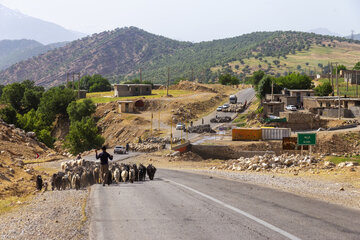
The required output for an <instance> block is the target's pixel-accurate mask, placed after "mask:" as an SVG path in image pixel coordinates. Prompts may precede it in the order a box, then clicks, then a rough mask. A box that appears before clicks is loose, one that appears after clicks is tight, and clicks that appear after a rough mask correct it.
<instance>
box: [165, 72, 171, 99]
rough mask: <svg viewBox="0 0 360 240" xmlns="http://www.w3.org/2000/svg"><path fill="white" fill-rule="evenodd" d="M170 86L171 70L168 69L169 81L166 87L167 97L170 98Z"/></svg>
mask: <svg viewBox="0 0 360 240" xmlns="http://www.w3.org/2000/svg"><path fill="white" fill-rule="evenodd" d="M169 84H170V68H169V67H168V81H167V86H166V96H169Z"/></svg>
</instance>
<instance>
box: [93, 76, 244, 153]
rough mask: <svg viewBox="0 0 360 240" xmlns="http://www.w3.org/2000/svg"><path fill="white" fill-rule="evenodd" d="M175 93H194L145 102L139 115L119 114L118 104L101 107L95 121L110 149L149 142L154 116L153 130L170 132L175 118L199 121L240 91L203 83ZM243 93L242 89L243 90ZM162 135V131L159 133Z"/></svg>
mask: <svg viewBox="0 0 360 240" xmlns="http://www.w3.org/2000/svg"><path fill="white" fill-rule="evenodd" d="M171 88H172V89H174V90H189V91H194V92H193V94H187V95H184V96H179V97H171V96H169V97H166V96H165V97H161V98H155V99H142V100H143V101H144V107H143V108H142V109H141V110H140V111H139V112H137V113H131V114H130V113H119V106H118V103H117V102H110V103H104V104H98V105H97V109H96V113H95V115H94V116H95V119H96V120H97V125H98V127H99V128H100V129H101V134H102V136H103V137H105V139H106V142H105V144H108V145H109V146H114V145H116V144H125V143H127V142H135V141H136V140H137V139H138V137H140V136H141V137H142V139H145V138H146V137H147V136H149V135H150V131H151V130H150V129H151V116H152V115H153V129H155V128H157V127H158V125H159V122H158V119H159V117H158V116H159V113H160V115H161V119H160V122H161V123H160V125H161V129H162V130H163V131H162V133H164V131H165V132H166V131H170V130H169V126H170V123H171V119H172V120H173V124H176V123H177V122H178V121H184V120H188V121H190V120H195V119H197V118H200V117H202V116H203V115H204V114H206V113H209V112H211V111H213V110H215V108H216V107H217V106H218V105H219V104H221V103H223V102H224V101H225V100H226V99H227V97H228V95H229V94H231V93H234V92H236V89H234V88H232V87H229V86H222V85H218V84H212V85H209V84H199V83H193V82H181V83H180V84H178V85H175V86H172V87H171ZM239 90H240V89H239ZM157 134H158V132H157Z"/></svg>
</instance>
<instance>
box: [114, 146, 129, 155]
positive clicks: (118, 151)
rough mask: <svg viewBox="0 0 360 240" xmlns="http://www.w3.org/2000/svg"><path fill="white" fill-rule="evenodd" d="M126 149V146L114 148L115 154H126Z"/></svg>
mask: <svg viewBox="0 0 360 240" xmlns="http://www.w3.org/2000/svg"><path fill="white" fill-rule="evenodd" d="M125 153H126V148H125V147H124V146H116V147H115V148H114V154H125Z"/></svg>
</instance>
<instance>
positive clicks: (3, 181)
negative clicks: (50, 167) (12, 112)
mask: <svg viewBox="0 0 360 240" xmlns="http://www.w3.org/2000/svg"><path fill="white" fill-rule="evenodd" d="M37 154H38V155H39V158H38V160H40V161H41V160H44V159H48V158H50V157H56V153H55V152H54V151H53V150H51V149H49V148H47V147H46V146H45V144H43V143H40V142H38V141H37V140H36V138H35V137H34V136H32V135H31V134H26V133H25V132H24V131H23V130H21V129H18V128H15V127H14V126H13V125H9V124H6V123H5V122H3V121H2V120H1V119H0V199H4V198H5V197H9V196H22V195H24V194H25V195H26V194H29V193H30V192H33V191H34V190H35V177H36V174H39V172H38V171H36V170H35V169H33V168H32V167H30V166H27V165H26V163H28V162H29V161H33V160H35V159H36V156H37Z"/></svg>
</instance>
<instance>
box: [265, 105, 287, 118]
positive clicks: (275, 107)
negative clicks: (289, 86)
mask: <svg viewBox="0 0 360 240" xmlns="http://www.w3.org/2000/svg"><path fill="white" fill-rule="evenodd" d="M263 106H264V114H265V115H267V116H269V115H274V116H279V114H280V112H283V111H284V103H280V104H279V103H275V104H272V103H263ZM271 107H272V109H271Z"/></svg>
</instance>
